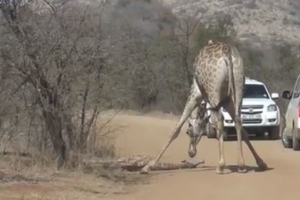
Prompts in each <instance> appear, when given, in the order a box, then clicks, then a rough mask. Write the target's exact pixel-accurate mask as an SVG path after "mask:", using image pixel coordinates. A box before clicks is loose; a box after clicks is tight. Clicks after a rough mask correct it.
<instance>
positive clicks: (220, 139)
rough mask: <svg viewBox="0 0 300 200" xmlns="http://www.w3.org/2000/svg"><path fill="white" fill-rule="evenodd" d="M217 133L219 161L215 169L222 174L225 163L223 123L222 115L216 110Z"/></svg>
mask: <svg viewBox="0 0 300 200" xmlns="http://www.w3.org/2000/svg"><path fill="white" fill-rule="evenodd" d="M216 114H217V135H218V146H219V163H218V166H217V169H216V173H217V174H223V173H224V168H225V165H226V162H225V156H224V124H223V115H222V113H220V112H217V113H216Z"/></svg>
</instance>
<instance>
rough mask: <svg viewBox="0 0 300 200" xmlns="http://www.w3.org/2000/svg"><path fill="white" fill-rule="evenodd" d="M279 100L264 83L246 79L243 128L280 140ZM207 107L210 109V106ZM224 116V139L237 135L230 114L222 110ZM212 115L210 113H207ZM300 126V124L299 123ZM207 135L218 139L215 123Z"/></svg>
mask: <svg viewBox="0 0 300 200" xmlns="http://www.w3.org/2000/svg"><path fill="white" fill-rule="evenodd" d="M278 98H279V94H278V93H272V94H271V95H270V93H269V91H268V89H267V87H266V86H265V84H264V83H262V82H259V81H257V80H254V79H250V78H248V77H246V80H245V85H244V93H243V103H242V107H241V117H242V121H243V122H242V123H243V127H244V128H245V129H246V130H247V131H248V132H249V133H251V134H256V135H257V136H260V137H261V136H264V134H265V132H268V136H269V139H277V138H279V132H280V110H279V108H278V106H277V105H276V103H275V102H274V101H273V100H275V99H278ZM207 107H210V105H208V106H207ZM222 113H223V116H224V130H225V132H224V138H225V139H227V136H228V135H230V134H232V133H234V134H235V133H236V132H235V125H234V122H233V120H232V119H231V117H230V115H229V113H228V112H226V111H225V110H224V109H223V108H222ZM207 114H208V115H209V114H210V111H209V110H208V111H207ZM299 124H300V123H299ZM206 128H207V129H206V133H207V137H208V138H215V137H216V128H215V123H212V121H211V118H210V122H209V123H208V124H207V127H206Z"/></svg>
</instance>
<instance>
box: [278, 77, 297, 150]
mask: <svg viewBox="0 0 300 200" xmlns="http://www.w3.org/2000/svg"><path fill="white" fill-rule="evenodd" d="M282 98H284V99H289V100H290V102H289V105H288V107H287V110H286V113H285V123H284V128H283V131H282V133H281V141H282V144H283V146H284V147H286V148H293V149H294V150H300V75H299V76H298V78H297V81H296V83H295V85H294V88H293V91H291V92H290V91H288V90H285V91H284V92H283V94H282Z"/></svg>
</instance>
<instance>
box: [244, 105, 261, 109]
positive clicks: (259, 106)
mask: <svg viewBox="0 0 300 200" xmlns="http://www.w3.org/2000/svg"><path fill="white" fill-rule="evenodd" d="M263 107H264V105H242V109H249V108H252V109H262V108H263Z"/></svg>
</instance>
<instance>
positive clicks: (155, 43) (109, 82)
mask: <svg viewBox="0 0 300 200" xmlns="http://www.w3.org/2000/svg"><path fill="white" fill-rule="evenodd" d="M0 8H1V17H0V34H1V38H0V83H1V84H0V101H1V105H0V147H1V154H2V156H1V160H2V161H1V162H2V164H3V165H1V166H2V167H3V166H7V164H9V166H10V168H12V169H13V170H15V171H19V172H20V173H22V174H23V175H24V173H27V172H28V169H31V171H30V172H31V173H29V172H28V177H34V176H38V175H37V174H41V173H42V174H47V173H46V171H47V170H49V169H48V168H49V166H50V167H52V166H56V167H58V169H60V170H61V171H64V170H67V169H68V170H70V169H74V168H76V169H77V170H78V169H80V170H81V171H84V170H83V169H84V167H82V166H80V160H81V157H86V156H87V155H88V156H89V158H90V157H93V158H103V157H114V156H115V152H114V145H113V141H111V140H107V136H108V135H109V133H110V132H112V131H113V130H111V129H109V128H105V127H107V125H108V124H109V120H107V118H101V116H102V113H103V111H105V110H107V109H116V110H120V109H133V110H138V111H149V110H162V111H164V112H173V113H180V112H181V110H182V107H183V105H184V103H185V100H186V97H187V93H188V91H189V86H190V83H191V77H192V73H191V72H192V63H193V60H194V58H195V55H196V54H197V52H198V51H199V49H200V48H201V47H202V46H203V45H204V44H206V43H207V41H208V40H209V39H217V40H223V41H224V40H225V41H229V42H232V43H234V44H236V45H237V46H238V47H239V49H240V50H241V52H242V54H243V56H244V59H245V64H246V72H247V75H248V76H250V77H254V78H257V79H259V80H264V82H266V84H267V85H268V86H270V88H271V90H277V91H278V90H279V89H281V88H282V87H286V86H288V87H290V86H291V84H292V83H293V82H294V80H295V77H296V74H295V72H296V70H297V65H298V63H299V58H298V57H297V54H296V53H295V52H297V50H298V51H299V49H297V48H296V51H294V50H293V49H294V47H292V46H288V45H285V44H283V45H276V46H272V47H271V48H269V47H266V49H261V48H259V49H258V48H257V47H255V46H252V45H251V44H246V43H243V42H241V41H239V40H238V38H236V37H235V31H234V27H233V23H232V22H231V18H230V17H228V16H221V17H220V18H218V19H217V23H215V24H210V25H207V24H201V23H199V21H198V20H195V19H194V18H192V17H186V18H180V19H179V18H177V17H176V16H174V15H173V14H172V13H171V11H170V10H168V9H167V8H165V7H163V6H162V5H161V4H159V3H157V2H155V1H149V0H148V1H147V0H122V1H102V2H101V1H98V2H97V3H95V2H93V3H92V1H86V2H85V3H79V2H77V1H75V0H74V1H67V0H56V1H54V0H53V1H50V0H49V1H46V0H43V1H42V0H28V1H26V0H0ZM282 79H284V80H286V81H282V82H280V83H278V80H282ZM282 105H284V104H282ZM104 119H106V120H104ZM99 124H100V126H101V127H100V128H99ZM45 170H46V171H45ZM101 170H102V169H101ZM96 171H97V172H96V173H95V171H93V173H92V175H93V176H91V177H89V178H90V179H93V178H92V177H99V176H95V174H97V173H98V174H99V169H97V170H96ZM104 171H105V172H104ZM104 171H102V172H101V173H100V174H102V175H103V174H106V175H103V176H106V177H110V179H111V178H113V179H115V180H120V178H121V179H124V180H125V179H126V178H124V177H126V176H124V174H123V173H120V174H119V175H118V176H115V175H111V174H110V175H107V173H112V172H110V171H109V170H108V171H107V170H104ZM39 172H40V173H39ZM64 172H65V174H68V173H71V172H66V171H64ZM60 173H61V172H60ZM72 173H74V172H72ZM73 175H74V174H73ZM4 176H6V175H5V174H3V176H2V177H4ZM78 176H81V175H78ZM87 176H88V175H87ZM75 177H77V176H75ZM0 178H1V177H0ZM23 178H24V180H25V175H24V177H23ZM48 178H49V177H48ZM60 179H63V178H62V177H60ZM2 180H10V179H7V178H6V179H4V178H2ZM47 180H48V179H47ZM50 180H51V178H49V180H48V181H50ZM93 180H94V179H93ZM97 180H98V179H97ZM94 181H95V180H94ZM62 182H63V181H62ZM125 182H126V181H125ZM77 184H80V181H79V182H78V183H77ZM74 187H75V186H74ZM86 188H88V186H86ZM98 189H99V188H98ZM97 191H98V190H97ZM97 191H96V192H95V193H97ZM98 192H99V191H98ZM0 193H1V191H0ZM0 197H1V196H0Z"/></svg>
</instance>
